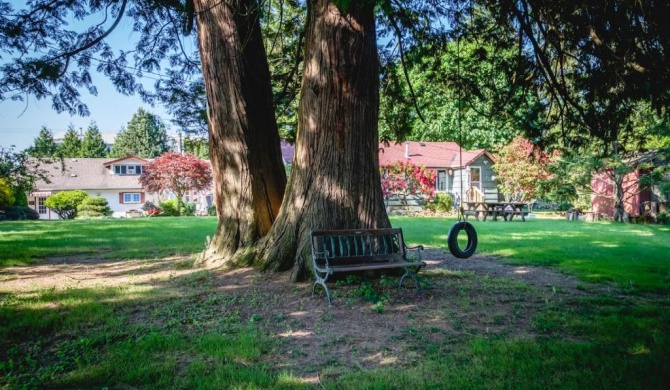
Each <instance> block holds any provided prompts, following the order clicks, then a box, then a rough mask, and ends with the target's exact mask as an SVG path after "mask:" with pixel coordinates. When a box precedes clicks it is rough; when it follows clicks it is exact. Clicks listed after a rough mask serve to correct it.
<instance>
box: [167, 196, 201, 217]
mask: <svg viewBox="0 0 670 390" xmlns="http://www.w3.org/2000/svg"><path fill="white" fill-rule="evenodd" d="M179 203H180V204H181V215H183V216H193V215H195V203H193V202H184V201H181V200H180V201H179ZM160 209H161V210H162V213H161V215H163V216H166V217H176V216H177V215H178V214H177V198H172V199H169V200H166V201H165V202H161V203H160Z"/></svg>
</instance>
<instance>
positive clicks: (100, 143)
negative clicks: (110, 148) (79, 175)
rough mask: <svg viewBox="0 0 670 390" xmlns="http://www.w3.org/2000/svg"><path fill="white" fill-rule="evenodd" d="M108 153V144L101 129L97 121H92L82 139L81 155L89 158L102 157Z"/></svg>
mask: <svg viewBox="0 0 670 390" xmlns="http://www.w3.org/2000/svg"><path fill="white" fill-rule="evenodd" d="M106 154H107V145H106V144H105V141H104V140H103V139H102V135H101V134H100V130H99V129H98V126H97V125H96V124H95V122H91V124H90V125H89V126H88V129H86V133H85V134H84V139H83V140H82V141H81V156H80V157H88V158H102V157H105V156H106Z"/></svg>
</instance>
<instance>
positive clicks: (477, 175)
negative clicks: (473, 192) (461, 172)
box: [470, 167, 482, 191]
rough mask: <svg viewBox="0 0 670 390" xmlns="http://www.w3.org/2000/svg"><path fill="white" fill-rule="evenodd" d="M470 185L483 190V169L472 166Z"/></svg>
mask: <svg viewBox="0 0 670 390" xmlns="http://www.w3.org/2000/svg"><path fill="white" fill-rule="evenodd" d="M470 187H476V188H477V189H478V190H480V191H481V190H482V169H481V168H480V167H470Z"/></svg>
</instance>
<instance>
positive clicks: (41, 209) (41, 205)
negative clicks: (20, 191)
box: [37, 196, 47, 214]
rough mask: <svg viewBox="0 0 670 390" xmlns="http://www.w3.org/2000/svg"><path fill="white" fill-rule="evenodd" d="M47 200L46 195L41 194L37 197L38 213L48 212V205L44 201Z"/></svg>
mask: <svg viewBox="0 0 670 390" xmlns="http://www.w3.org/2000/svg"><path fill="white" fill-rule="evenodd" d="M46 200H47V198H46V197H45V196H39V197H37V213H38V214H46V213H47V206H46V205H45V204H44V202H45V201H46Z"/></svg>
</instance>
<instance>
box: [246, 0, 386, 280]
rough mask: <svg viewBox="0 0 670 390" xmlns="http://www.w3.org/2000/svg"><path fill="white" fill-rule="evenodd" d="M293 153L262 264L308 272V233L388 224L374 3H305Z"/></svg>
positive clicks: (295, 274)
mask: <svg viewBox="0 0 670 390" xmlns="http://www.w3.org/2000/svg"><path fill="white" fill-rule="evenodd" d="M307 6H308V16H307V32H306V48H305V61H304V62H305V68H304V70H303V81H302V93H301V98H300V108H299V118H298V133H297V139H296V155H295V159H294V164H293V167H292V171H291V177H290V179H289V184H288V187H287V191H286V194H285V196H284V202H283V204H282V208H281V210H280V213H279V216H278V218H277V221H276V222H275V224H274V225H273V227H272V230H271V231H270V233H269V234H268V235H267V236H266V237H265V238H263V240H261V241H260V242H259V245H258V246H257V248H258V259H259V260H258V261H260V262H261V265H262V266H263V268H264V269H266V270H272V271H276V270H289V269H291V270H292V279H293V280H301V279H304V278H306V277H307V276H308V272H309V269H310V267H311V263H310V262H311V251H310V250H311V249H310V244H309V232H310V231H311V230H319V229H345V228H346V229H349V228H377V227H389V226H390V222H389V219H388V216H387V214H386V209H385V207H384V202H383V198H382V191H381V182H380V175H379V155H378V153H379V152H378V148H379V143H378V142H379V141H378V130H377V120H378V113H379V81H378V79H379V74H378V67H379V62H378V58H377V43H376V38H377V37H376V33H375V20H374V13H373V6H374V2H372V1H366V0H353V1H351V3H350V4H349V7H348V8H347V10H346V11H341V10H339V9H338V8H337V7H336V6H335V5H334V4H333V3H332V2H331V1H328V0H309V1H308V2H307Z"/></svg>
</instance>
